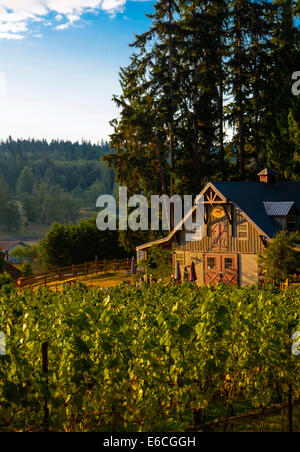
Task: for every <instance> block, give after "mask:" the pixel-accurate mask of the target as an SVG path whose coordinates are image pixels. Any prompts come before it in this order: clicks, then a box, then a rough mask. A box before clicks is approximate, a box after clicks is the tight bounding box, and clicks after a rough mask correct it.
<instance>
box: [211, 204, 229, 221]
mask: <svg viewBox="0 0 300 452" xmlns="http://www.w3.org/2000/svg"><path fill="white" fill-rule="evenodd" d="M225 215H226V213H225V210H224V209H223V207H215V208H214V209H213V211H212V216H213V217H214V218H223V217H225Z"/></svg>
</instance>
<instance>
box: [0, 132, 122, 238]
mask: <svg viewBox="0 0 300 452" xmlns="http://www.w3.org/2000/svg"><path fill="white" fill-rule="evenodd" d="M108 152H110V148H109V145H108V144H107V143H105V142H102V143H100V144H98V145H96V144H91V143H88V142H82V143H71V142H68V141H67V142H66V141H51V142H50V143H48V142H47V141H46V140H42V141H39V140H17V141H14V140H12V139H11V138H9V139H8V140H7V141H4V142H1V143H0V228H2V229H3V230H7V231H14V230H18V229H19V228H20V227H21V224H22V223H23V222H24V221H25V222H33V223H35V222H37V223H42V224H51V223H52V222H54V221H58V222H61V223H68V222H70V221H76V220H77V218H78V216H79V210H80V209H86V210H90V211H93V210H94V211H95V209H96V207H95V206H96V199H97V197H98V196H99V195H101V194H112V193H113V192H114V190H115V175H114V172H113V171H112V170H109V169H107V167H106V164H105V163H104V162H102V161H101V157H102V156H103V155H105V154H107V153H108Z"/></svg>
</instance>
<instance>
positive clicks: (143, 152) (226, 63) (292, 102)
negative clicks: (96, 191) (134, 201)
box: [104, 0, 300, 196]
mask: <svg viewBox="0 0 300 452" xmlns="http://www.w3.org/2000/svg"><path fill="white" fill-rule="evenodd" d="M295 3H296V2H295V1H294V0H257V1H252V0H230V1H229V0H213V1H212V0H207V1H205V2H195V1H192V0H186V1H180V0H159V1H157V2H155V6H154V13H153V15H151V16H150V19H151V24H150V26H149V29H148V30H145V32H144V33H142V34H140V35H137V36H136V39H135V41H134V42H133V43H132V45H131V46H132V47H133V54H132V58H131V61H130V64H129V65H128V66H127V67H124V68H122V69H121V72H120V85H121V94H120V95H118V96H114V102H115V103H116V106H117V107H118V108H119V109H120V114H119V116H118V118H116V119H114V120H113V121H112V122H111V124H112V126H113V127H114V133H113V134H112V135H111V146H112V148H113V149H115V150H116V152H115V153H114V154H108V155H106V156H105V157H104V159H105V161H107V162H108V164H109V165H110V167H111V168H113V169H114V170H115V171H116V176H117V180H118V181H119V182H120V183H122V184H125V185H127V186H128V187H129V191H130V192H132V191H134V192H135V193H136V192H137V191H142V192H144V193H146V195H148V196H151V194H153V192H155V193H161V194H163V193H167V194H173V193H179V194H186V193H191V194H194V195H196V194H198V193H199V189H200V188H201V187H202V186H203V185H204V184H205V183H206V182H207V181H208V180H237V179H238V180H245V179H247V180H252V179H254V178H255V179H256V175H257V173H258V170H260V169H262V168H263V167H265V166H267V165H268V166H270V167H273V168H274V169H275V170H276V171H277V173H278V175H279V177H280V178H282V179H295V180H299V143H298V144H297V137H298V132H297V130H298V128H299V127H298V126H299V124H298V121H299V120H298V118H299V115H300V111H299V99H300V97H299V96H298V97H296V96H293V95H292V92H291V76H292V74H293V72H294V71H295V70H297V64H298V62H299V60H300V53H299V52H300V50H299V49H300V28H299V7H298V10H297V9H296V8H295ZM290 115H292V116H290ZM228 125H229V126H230V127H231V130H232V132H233V133H231V134H230V135H231V136H230V137H229V136H226V129H228ZM228 135H229V134H228Z"/></svg>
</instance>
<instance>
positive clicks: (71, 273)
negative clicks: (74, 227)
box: [17, 259, 131, 288]
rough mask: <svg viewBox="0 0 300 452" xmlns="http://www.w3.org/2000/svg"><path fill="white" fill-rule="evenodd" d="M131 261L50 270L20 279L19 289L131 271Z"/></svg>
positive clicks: (115, 261) (100, 262) (93, 263)
mask: <svg viewBox="0 0 300 452" xmlns="http://www.w3.org/2000/svg"><path fill="white" fill-rule="evenodd" d="M130 269H131V259H119V260H117V259H114V260H105V259H104V260H102V261H93V262H88V263H85V264H81V265H71V266H70V267H62V268H60V267H59V268H57V269H54V270H50V271H47V272H44V273H37V274H36V275H34V276H31V277H30V278H19V279H18V281H17V286H18V287H20V288H21V287H22V288H23V287H33V286H34V287H37V286H47V284H50V283H53V282H61V281H65V280H70V279H73V278H79V277H81V276H88V275H95V274H98V273H103V272H104V273H105V272H106V271H119V270H128V271H129V270H130Z"/></svg>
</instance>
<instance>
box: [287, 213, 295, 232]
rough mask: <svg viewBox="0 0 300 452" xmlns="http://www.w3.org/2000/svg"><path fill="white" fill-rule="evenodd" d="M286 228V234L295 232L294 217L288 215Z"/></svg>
mask: <svg viewBox="0 0 300 452" xmlns="http://www.w3.org/2000/svg"><path fill="white" fill-rule="evenodd" d="M286 228H287V230H288V232H296V231H297V217H296V215H288V216H287V219H286Z"/></svg>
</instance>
